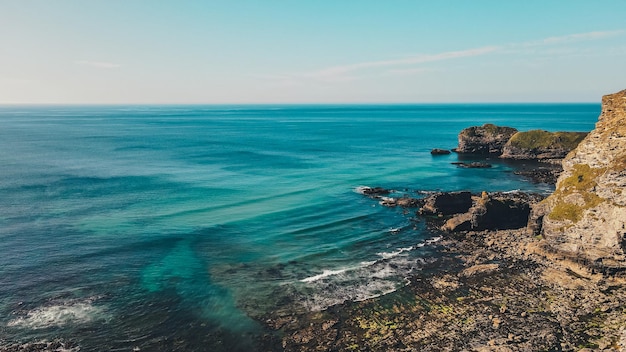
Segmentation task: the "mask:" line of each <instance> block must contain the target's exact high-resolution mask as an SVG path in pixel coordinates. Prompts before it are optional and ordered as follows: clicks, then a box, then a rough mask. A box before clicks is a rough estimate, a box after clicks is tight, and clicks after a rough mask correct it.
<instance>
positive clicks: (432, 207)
mask: <svg viewBox="0 0 626 352" xmlns="http://www.w3.org/2000/svg"><path fill="white" fill-rule="evenodd" d="M471 206H472V194H471V193H470V192H441V193H435V194H432V195H430V196H428V197H426V198H425V199H424V205H423V206H422V208H421V209H420V211H419V213H420V214H421V215H444V216H445V215H453V214H459V213H465V212H467V211H468V210H469V208H470V207H471Z"/></svg>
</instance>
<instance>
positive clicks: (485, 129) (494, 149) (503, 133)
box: [455, 123, 517, 155]
mask: <svg viewBox="0 0 626 352" xmlns="http://www.w3.org/2000/svg"><path fill="white" fill-rule="evenodd" d="M516 132H517V129H515V128H512V127H501V126H496V125H494V124H490V123H487V124H484V125H482V126H473V127H468V128H466V129H464V130H462V131H461V133H459V146H458V147H457V148H456V149H455V151H456V152H457V153H472V154H496V155H500V154H502V148H503V147H504V145H505V144H506V142H508V141H509V139H510V138H511V136H513V135H514V134H515V133H516Z"/></svg>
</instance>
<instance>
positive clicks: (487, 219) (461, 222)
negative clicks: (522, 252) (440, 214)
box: [442, 192, 543, 232]
mask: <svg viewBox="0 0 626 352" xmlns="http://www.w3.org/2000/svg"><path fill="white" fill-rule="evenodd" d="M541 199H543V197H542V196H541V195H538V194H531V193H524V192H506V193H503V192H495V193H487V192H483V193H482V195H481V196H480V197H476V198H475V199H474V204H473V205H472V207H471V208H470V209H469V210H468V211H467V212H466V213H463V214H458V215H455V216H453V217H452V218H451V219H449V220H448V221H446V223H445V224H444V225H443V227H442V230H444V231H452V232H457V231H470V230H471V231H482V230H510V229H520V228H523V227H526V225H527V224H528V218H529V216H530V211H531V206H532V205H533V204H536V203H537V202H539V201H540V200H541Z"/></svg>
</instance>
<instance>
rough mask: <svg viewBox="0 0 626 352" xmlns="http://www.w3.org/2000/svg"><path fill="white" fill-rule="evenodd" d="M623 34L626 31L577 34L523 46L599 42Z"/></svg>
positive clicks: (532, 42) (546, 39) (550, 38)
mask: <svg viewBox="0 0 626 352" xmlns="http://www.w3.org/2000/svg"><path fill="white" fill-rule="evenodd" d="M622 34H624V30H617V31H603V32H602V31H596V32H587V33H576V34H569V35H563V36H560V37H549V38H545V39H542V40H538V41H531V42H526V43H524V44H523V45H529V46H534V45H556V44H562V43H573V42H580V41H588V40H598V39H604V38H609V37H615V36H618V35H622Z"/></svg>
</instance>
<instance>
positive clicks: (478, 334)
mask: <svg viewBox="0 0 626 352" xmlns="http://www.w3.org/2000/svg"><path fill="white" fill-rule="evenodd" d="M625 115H626V91H622V92H619V93H616V94H613V95H608V96H605V97H603V110H602V114H601V115H600V118H599V121H600V122H599V123H598V124H597V125H596V129H594V130H593V131H592V132H590V133H589V134H587V133H570V132H557V133H550V132H546V131H540V130H535V131H529V132H518V131H517V130H514V129H511V128H508V127H499V126H495V125H492V124H485V125H483V126H476V127H471V128H467V129H465V130H463V131H461V133H460V134H459V147H458V148H456V149H455V150H454V151H455V152H457V153H459V154H460V155H462V153H463V152H466V153H474V154H476V153H477V154H485V155H495V156H499V157H503V158H510V159H516V160H518V159H528V160H535V161H542V160H541V159H546V160H547V161H549V162H551V163H552V164H553V165H554V164H555V162H554V161H555V160H560V161H561V162H560V163H559V164H560V165H562V166H563V170H562V171H561V170H560V169H559V168H558V165H557V167H555V168H541V167H540V165H541V163H538V164H537V165H536V168H535V169H534V170H533V168H530V169H529V170H522V171H526V174H523V173H522V174H523V175H525V176H527V177H529V178H530V179H531V180H534V181H537V182H547V183H552V182H554V183H556V189H555V191H554V192H553V193H552V194H551V195H549V196H548V197H547V198H545V199H543V200H541V199H542V198H543V197H542V196H540V195H532V194H519V195H513V196H509V195H505V193H509V192H505V193H499V194H498V193H492V194H489V193H487V192H483V193H482V195H478V194H470V192H467V191H465V192H439V193H438V194H433V195H430V196H428V197H426V198H423V199H413V198H407V197H402V198H388V197H385V196H384V195H386V194H388V193H389V191H388V190H385V189H383V188H380V187H374V188H365V189H364V190H363V192H362V194H364V195H365V196H368V197H370V198H373V199H377V200H380V203H381V204H382V205H386V206H392V207H395V206H399V207H403V208H419V211H418V212H417V215H418V216H420V215H421V216H424V217H425V220H426V221H427V222H428V221H430V222H431V223H432V224H433V225H432V226H429V227H430V228H431V231H434V232H440V233H441V235H442V237H443V240H442V241H441V242H440V243H437V251H438V253H439V255H440V256H439V257H438V258H437V259H436V260H434V261H432V262H430V263H426V264H425V266H424V267H423V268H422V270H421V271H420V274H419V275H413V276H411V277H410V278H409V283H408V284H407V285H406V286H405V287H403V288H401V289H399V290H397V291H395V292H393V293H390V294H387V295H383V296H381V297H377V298H372V299H369V300H366V301H362V302H344V303H342V304H339V305H336V306H332V307H329V308H328V309H326V310H324V311H320V312H308V313H301V314H289V313H287V314H283V315H280V314H269V315H268V316H267V317H266V318H265V320H264V322H265V324H266V325H267V326H268V327H269V328H271V329H273V330H275V331H279V332H280V336H274V337H273V338H271V339H268V340H267V341H266V342H267V343H268V348H269V346H270V345H271V344H275V346H281V347H282V349H283V350H285V351H322V350H333V351H383V350H384V351H408V350H420V351H451V350H453V351H456V350H472V351H573V350H578V351H610V350H620V351H622V350H626V308H625V306H624V304H623V302H626V277H625V276H624V270H622V269H623V267H622V266H620V265H621V264H622V262H623V256H624V253H623V252H624V247H625V246H626V241H625V240H624V238H623V237H620V236H626V233H624V234H622V235H620V233H619V230H617V232H616V233H617V235H615V234H614V233H609V234H606V235H595V236H596V237H594V238H593V239H591V240H589V239H587V242H584V241H582V243H579V242H581V239H582V238H583V236H587V237H589V235H586V234H584V233H583V234H579V232H572V231H571V230H570V229H572V228H573V229H576V227H577V226H578V224H579V223H582V224H583V225H580V226H582V227H581V229H582V230H585V229H587V227H588V226H596V227H597V228H598V229H601V228H604V227H606V225H604V223H610V225H609V226H613V227H611V229H612V231H614V229H613V228H615V229H617V228H618V227H619V226H618V225H619V224H620V221H621V227H620V228H621V231H622V232H623V229H624V223H623V222H624V219H623V218H622V217H621V215H619V214H622V213H623V209H624V207H623V203H624V199H623V198H624V196H623V194H624V189H623V187H622V186H620V185H621V184H622V183H620V182H619V180H622V179H623V178H624V174H623V169H624V165H626V163H625V162H624V160H626V154H624V150H623V146H624V143H625V139H624V136H625V133H626V130H624V129H623V128H622V127H621V123H620V122H619V120H620V119H622V117H623V116H625ZM519 141H523V143H520V142H519ZM503 151H504V153H503ZM431 153H432V155H433V156H434V157H436V155H445V154H449V153H447V152H446V150H443V149H433V151H432V152H431ZM598 155H601V156H602V158H599V156H598ZM600 159H601V160H600ZM573 160H574V161H575V162H576V163H574V161H573ZM598 160H600V161H598ZM607 160H608V162H607ZM611 161H613V162H612V163H611ZM587 163H589V164H591V166H590V165H588V164H587ZM453 164H454V163H453ZM456 164H463V165H461V166H462V167H473V168H484V167H491V165H490V164H487V163H470V164H465V163H456ZM597 164H599V165H600V166H597ZM581 170H582V171H581ZM583 171H586V172H583ZM609 172H611V173H612V174H611V175H612V177H614V178H613V179H611V182H608V181H607V180H605V179H600V177H604V175H606V174H607V173H609ZM607 185H608V186H607ZM604 188H607V190H604ZM597 190H599V191H602V192H604V193H603V196H602V197H600V196H598V195H597V194H596V192H597ZM606 194H609V195H613V196H612V197H610V198H609V197H608V196H606ZM555 197H556V200H555V199H554V198H555ZM559 197H560V198H559ZM576 197H578V198H576ZM605 197H606V198H605ZM555 204H556V206H555ZM559 207H560V208H559ZM595 207H599V208H598V209H599V210H602V211H604V213H598V212H597V211H596V209H595ZM611 207H612V208H611ZM522 208H524V210H523V212H522ZM561 208H567V209H575V210H576V212H573V211H572V212H566V213H563V210H562V209H561ZM555 209H556V210H555ZM589 209H591V210H593V211H587V210H589ZM405 210H406V209H405ZM552 211H559V212H558V213H552ZM405 213H406V212H405ZM555 214H556V215H555ZM563 214H565V215H567V216H565V215H563ZM611 214H617V215H616V216H617V218H611ZM520 216H521V217H525V218H524V219H523V220H524V221H522V222H521V224H520V222H519V221H517V223H516V224H513V222H512V221H509V220H510V219H511V218H517V217H520ZM428 217H431V219H430V220H429V219H428ZM556 220H558V221H560V223H558V225H559V226H561V227H559V228H557V227H555V225H554V222H555V221H556ZM581 220H582V221H581ZM443 221H445V225H443V226H442V224H443ZM487 224H488V225H487ZM585 226H586V227H585ZM568 231H569V233H568ZM588 231H591V232H594V231H596V232H597V231H598V230H596V229H595V228H593V227H592V228H590V229H588ZM563 233H568V234H567V235H566V236H564V235H563ZM602 236H604V237H602ZM614 237H616V238H614ZM615 241H617V243H614V242H615ZM589 253H591V255H595V257H594V258H595V259H594V260H593V261H592V260H590V258H589ZM598 253H599V254H598ZM604 262H608V263H609V265H608V266H606V265H604ZM611 265H613V266H611Z"/></svg>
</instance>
